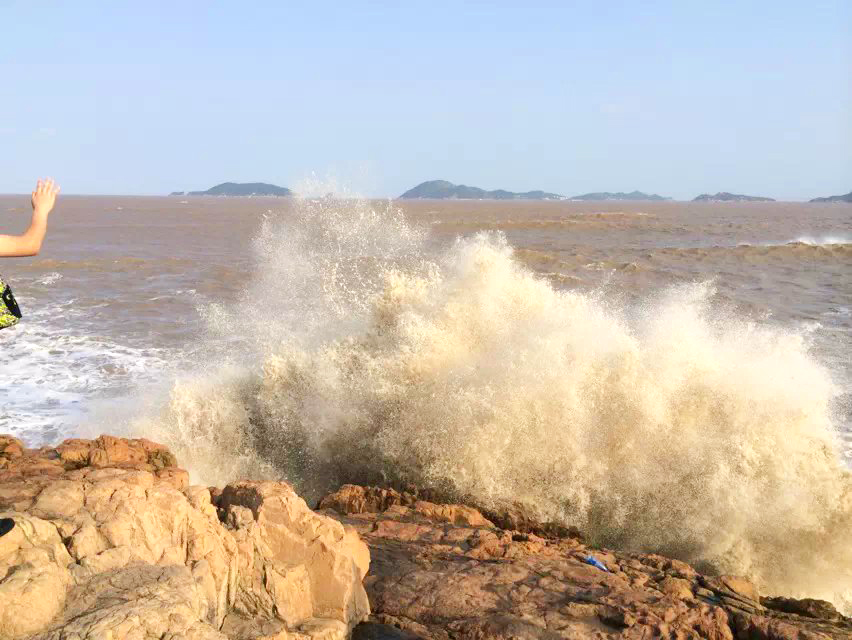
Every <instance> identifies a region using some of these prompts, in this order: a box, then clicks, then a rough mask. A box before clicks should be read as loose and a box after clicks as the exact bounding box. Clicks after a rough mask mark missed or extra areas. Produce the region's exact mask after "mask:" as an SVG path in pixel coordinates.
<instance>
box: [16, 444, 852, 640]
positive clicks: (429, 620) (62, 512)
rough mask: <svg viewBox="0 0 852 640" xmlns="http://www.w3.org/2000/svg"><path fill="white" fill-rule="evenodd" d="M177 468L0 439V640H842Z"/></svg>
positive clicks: (794, 605) (551, 530)
mask: <svg viewBox="0 0 852 640" xmlns="http://www.w3.org/2000/svg"><path fill="white" fill-rule="evenodd" d="M177 464H178V463H177V461H176V460H175V457H174V456H173V455H172V454H171V453H170V452H169V451H168V450H167V449H166V448H165V447H163V446H162V445H158V444H156V443H153V442H150V441H147V440H144V439H138V440H127V439H123V438H115V437H111V436H101V437H100V438H98V439H97V440H68V441H65V442H64V443H62V444H61V445H59V446H57V447H47V448H42V449H37V450H28V449H26V448H24V446H23V444H22V443H21V442H20V441H18V440H16V439H15V438H12V437H10V436H0V518H10V519H11V520H13V521H14V526H13V528H12V529H11V530H10V531H9V532H8V533H6V534H5V535H2V536H0V640H6V639H8V640H18V639H23V638H38V639H51V640H72V639H73V640H77V639H80V640H82V639H84V638H85V639H91V640H95V639H102V638H103V639H107V638H116V639H118V638H129V639H140V640H141V639H145V640H147V639H148V638H151V639H153V638H158V639H162V640H172V639H174V640H176V639H178V638H188V639H190V640H213V639H218V640H221V639H224V638H233V639H239V640H290V639H292V640H308V639H313V640H343V639H344V638H347V637H348V636H349V635H350V634H354V637H356V638H358V639H360V640H368V639H375V638H392V637H393V638H400V639H408V640H411V639H414V638H436V639H450V638H452V639H456V638H459V639H461V638H465V639H467V638H470V639H472V640H473V639H476V640H480V639H486V638H489V639H491V638H493V639H506V640H508V639H510V638H524V639H526V638H530V639H532V638H541V639H545V640H556V639H559V638H566V639H570V638H683V639H686V638H696V639H700V638H710V639H730V640H734V639H755V640H763V639H766V640H776V639H778V640H780V639H801V640H806V639H818V638H847V639H852V620H851V619H849V618H845V617H843V616H841V615H840V614H839V613H838V612H837V611H836V610H835V609H834V607H833V606H832V605H831V604H830V603H827V602H823V601H819V600H794V599H788V598H764V597H761V596H760V594H759V593H758V591H757V589H756V588H755V586H754V585H753V584H751V583H750V582H748V581H747V580H745V579H743V578H740V577H736V576H707V575H702V574H700V573H698V572H697V571H695V569H693V568H692V567H690V566H689V565H687V564H686V563H683V562H680V561H678V560H674V559H670V558H666V557H663V556H659V555H654V554H636V553H622V552H616V551H611V550H605V549H591V548H589V547H587V546H586V545H585V544H584V542H583V541H582V536H581V535H580V533H579V532H577V531H576V530H571V529H565V528H560V527H553V526H538V525H537V524H536V523H532V522H528V521H525V520H524V518H523V516H522V515H519V514H513V513H511V512H507V513H503V514H496V513H487V514H483V513H481V512H480V511H478V510H476V509H474V508H472V507H470V506H464V505H450V504H437V503H435V502H430V501H427V500H423V499H422V497H423V496H422V495H418V494H417V493H416V492H415V491H411V492H398V491H394V490H391V489H383V488H369V487H359V486H354V485H346V486H344V487H342V488H341V489H340V490H338V491H337V492H336V493H334V494H331V495H329V496H326V497H325V498H324V499H323V500H322V501H321V502H320V504H319V505H317V506H318V508H317V510H312V509H310V508H309V507H308V505H307V504H306V503H305V502H304V500H302V499H301V498H300V497H299V496H298V495H296V493H295V492H294V491H293V489H292V488H291V487H290V486H289V485H287V484H284V483H272V482H263V483H259V482H248V481H244V482H236V483H232V484H229V485H228V486H226V487H224V488H222V489H218V488H210V487H202V486H190V484H189V474H188V473H187V472H186V471H184V470H183V469H180V468H179V467H178V466H177ZM486 516H488V517H486ZM489 518H490V519H489Z"/></svg>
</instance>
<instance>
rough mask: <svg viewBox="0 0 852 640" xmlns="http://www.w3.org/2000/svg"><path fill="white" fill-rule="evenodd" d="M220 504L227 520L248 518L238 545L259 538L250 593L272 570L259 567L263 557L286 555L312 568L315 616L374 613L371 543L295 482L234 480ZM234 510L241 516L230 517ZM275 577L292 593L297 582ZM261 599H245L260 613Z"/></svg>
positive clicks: (351, 619) (351, 620)
mask: <svg viewBox="0 0 852 640" xmlns="http://www.w3.org/2000/svg"><path fill="white" fill-rule="evenodd" d="M218 506H219V509H221V510H222V512H223V513H224V514H225V518H226V521H228V522H241V523H244V524H243V525H242V528H239V529H237V531H236V532H235V534H236V540H237V543H238V544H241V543H243V542H244V541H245V540H246V539H252V540H253V541H255V549H254V558H253V561H252V564H251V565H250V566H249V567H248V569H249V571H248V572H246V573H244V575H246V576H248V575H251V572H252V570H254V575H253V578H254V581H255V582H254V583H253V584H252V585H251V587H250V588H247V589H246V593H251V594H252V596H253V597H254V595H255V594H257V593H258V592H259V591H261V589H259V585H258V584H257V583H256V581H258V580H264V581H265V580H266V571H264V572H261V573H259V572H258V571H257V566H256V562H257V560H258V559H260V560H266V559H270V558H272V559H274V558H286V559H287V562H289V563H292V564H303V565H304V566H305V568H306V569H307V578H308V579H307V580H306V581H305V584H306V585H307V586H309V588H310V591H311V594H312V601H313V615H315V616H317V617H322V618H332V619H336V620H342V621H344V622H346V623H347V624H351V625H352V626H354V625H355V624H357V623H358V622H360V621H361V620H362V619H363V618H364V617H365V616H366V615H367V613H369V605H368V603H367V597H366V593H365V592H364V590H363V587H362V586H361V582H362V580H363V579H364V576H365V575H366V573H367V570H368V569H369V552H368V550H367V547H366V545H365V544H364V543H363V542H361V540H360V539H359V538H358V536H357V535H355V534H353V533H352V532H351V531H350V532H348V531H346V530H345V529H344V527H343V526H342V525H341V524H340V523H338V522H335V521H334V520H332V519H330V518H324V517H321V516H318V515H317V514H315V513H314V512H313V511H311V510H310V509H309V508H308V506H307V505H306V504H305V501H304V500H302V499H301V498H299V497H298V496H297V495H296V493H295V492H294V491H293V490H292V489H291V488H290V487H288V486H286V485H283V484H278V483H272V482H263V483H256V482H242V483H237V484H234V485H229V486H227V487H225V489H224V491H223V492H222V495H221V497H220V498H219V502H218ZM240 508H242V509H240ZM245 509H248V510H249V511H250V512H251V515H252V518H251V520H250V521H246V520H247V519H246V518H245V513H246V512H245ZM233 511H236V512H237V513H240V516H233V517H229V514H230V512H233ZM274 582H276V584H279V586H280V587H281V589H287V590H290V591H291V592H292V588H291V587H284V586H283V583H280V582H279V581H277V578H276V579H275V581H274ZM248 586H249V585H246V587H248ZM267 592H269V589H267ZM274 599H275V597H274V596H273V600H274ZM255 604H257V601H256V600H253V601H252V602H251V603H244V605H245V606H246V611H247V612H250V613H256V611H253V610H252V609H253V606H254V605H255Z"/></svg>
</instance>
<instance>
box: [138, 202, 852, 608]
mask: <svg viewBox="0 0 852 640" xmlns="http://www.w3.org/2000/svg"><path fill="white" fill-rule="evenodd" d="M426 246H427V243H426V242H425V236H424V235H423V233H422V232H421V231H420V230H418V229H413V228H411V227H409V226H408V225H407V224H406V223H405V221H404V220H403V218H402V216H401V214H400V213H399V212H398V211H396V210H395V209H394V208H393V207H392V206H388V207H387V208H376V207H375V205H371V204H370V203H367V202H362V201H357V200H346V201H342V200H335V199H332V198H322V199H313V200H305V201H302V203H301V204H300V206H299V207H298V211H297V212H296V213H295V214H291V215H289V216H287V217H281V218H279V217H277V216H274V215H273V216H270V217H269V218H268V220H267V223H266V225H265V226H264V229H263V232H262V233H261V235H260V237H259V239H258V241H257V243H256V250H257V259H258V267H257V273H256V276H255V279H254V280H253V282H252V283H251V284H250V285H249V286H248V287H247V289H246V292H245V295H244V297H243V299H242V300H240V301H239V303H238V304H235V305H233V306H230V305H227V306H226V305H219V306H216V307H212V308H210V309H209V311H208V316H209V320H210V324H211V327H212V330H213V333H214V334H215V335H219V336H220V337H221V338H223V339H224V340H222V342H225V343H227V345H228V347H227V350H226V351H222V352H220V353H218V354H213V355H211V356H208V357H209V359H208V360H207V361H206V362H204V363H203V364H202V365H201V366H200V367H199V371H198V372H197V373H196V374H187V375H186V376H184V377H183V378H182V379H181V380H179V381H178V382H176V383H175V385H174V387H173V389H172V391H171V394H170V398H169V400H168V402H167V403H166V406H164V407H163V408H162V410H161V411H160V412H159V413H157V414H154V415H150V416H148V417H145V418H143V419H140V420H138V421H137V423H136V424H135V429H136V431H137V432H140V433H143V434H145V435H147V436H150V437H153V438H155V439H159V440H165V441H166V442H168V444H169V445H170V446H172V447H173V448H174V449H175V452H176V453H177V455H178V457H179V458H180V459H181V460H182V461H184V463H185V464H188V465H189V466H190V467H191V469H192V471H193V473H194V475H195V477H196V480H199V481H202V482H207V483H222V482H224V481H227V480H230V479H233V478H234V477H237V476H249V477H282V476H283V477H287V478H288V479H290V480H291V481H292V482H294V483H295V484H297V486H298V487H299V488H300V490H301V491H303V492H304V493H306V494H309V495H313V496H316V495H317V494H318V493H319V492H321V491H323V490H325V489H328V488H330V487H331V486H333V485H334V483H336V482H342V481H356V482H377V481H391V482H393V481H400V482H401V481H413V482H417V483H422V484H428V485H431V486H433V487H437V488H439V489H443V490H445V491H447V492H448V493H453V494H456V495H459V496H467V497H470V498H472V499H473V500H475V501H477V502H479V503H482V504H486V505H498V504H501V503H506V502H511V501H521V502H523V503H525V504H526V505H528V506H529V507H530V508H531V509H533V510H535V511H536V512H537V513H538V514H539V515H540V516H541V517H545V518H557V519H560V520H562V521H565V522H567V523H571V524H575V525H578V526H579V527H581V528H582V529H583V530H584V531H585V532H586V533H587V535H588V536H589V537H590V538H591V539H592V540H593V541H594V542H597V543H602V544H608V545H613V546H618V547H622V548H629V549H640V550H656V551H661V552H664V553H668V554H672V555H675V556H677V557H680V558H683V559H686V560H688V561H691V562H694V563H697V564H699V565H700V566H702V567H705V568H708V567H709V568H714V569H716V570H719V571H727V572H734V573H740V574H747V575H749V576H751V577H752V578H754V579H755V580H756V581H758V582H759V583H760V584H761V586H762V588H763V589H764V591H765V592H770V593H771V592H783V593H787V594H794V595H810V596H816V597H827V598H832V599H833V600H834V601H835V602H837V603H838V604H840V605H841V606H847V605H848V603H845V601H844V598H847V597H848V596H849V592H848V590H849V589H850V586H852V545H849V542H848V541H849V534H850V531H852V481H850V476H849V472H848V471H846V470H845V469H844V467H843V464H842V460H841V455H840V451H839V450H840V439H839V437H838V434H837V432H836V430H835V424H834V422H833V416H832V409H831V407H832V400H833V398H834V397H835V395H836V394H837V386H836V385H835V383H834V382H833V381H832V379H831V376H830V375H829V373H828V371H827V370H826V369H825V368H824V367H823V366H821V365H820V364H819V363H818V362H817V361H816V360H815V358H814V357H813V356H812V355H811V353H810V350H809V338H808V336H807V334H805V333H800V332H797V331H792V330H784V329H781V328H778V327H773V326H768V325H764V324H761V323H757V322H754V321H751V320H749V319H747V318H741V317H738V316H736V315H735V314H733V313H732V312H730V311H728V310H726V309H723V308H720V307H719V306H718V305H716V304H715V303H714V302H713V290H712V287H711V286H710V285H708V284H694V285H688V286H678V287H673V288H669V289H666V290H663V291H660V292H659V293H658V294H657V295H656V296H654V297H652V298H649V299H647V300H646V301H645V302H644V303H643V304H642V305H639V306H632V307H631V306H625V304H623V303H621V302H616V301H614V300H612V299H610V298H608V297H607V296H606V295H605V294H604V293H602V292H601V293H595V294H584V293H579V292H575V291H559V290H556V289H554V288H553V287H552V286H551V285H550V284H549V283H548V282H547V281H546V280H545V279H542V278H540V277H537V276H535V275H534V274H533V273H532V272H530V271H529V270H527V269H526V268H525V267H523V266H522V265H521V264H520V263H519V262H518V261H516V260H514V259H513V250H512V247H511V246H509V245H508V244H507V242H506V240H505V238H504V237H503V236H502V235H499V234H478V235H476V236H474V237H470V238H466V239H460V240H459V241H458V242H456V243H455V244H454V245H453V246H452V247H450V248H449V249H446V250H444V251H443V252H441V253H434V252H433V251H430V250H427V249H426V248H425V247H426Z"/></svg>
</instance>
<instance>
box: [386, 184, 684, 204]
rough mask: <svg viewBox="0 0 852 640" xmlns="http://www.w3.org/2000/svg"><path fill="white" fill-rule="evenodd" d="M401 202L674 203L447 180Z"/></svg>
mask: <svg viewBox="0 0 852 640" xmlns="http://www.w3.org/2000/svg"><path fill="white" fill-rule="evenodd" d="M399 197H400V198H401V199H404V200H412V199H431V200H670V199H671V198H664V197H663V196H658V195H656V194H650V195H649V194H647V193H642V192H641V191H632V192H630V193H624V192H621V191H619V192H609V191H605V192H600V193H586V194H583V195H579V196H574V197H572V198H569V197H566V196H563V195H559V194H558V193H549V192H547V191H523V192H515V191H506V190H505V189H495V190H494V191H487V190H486V189H480V188H479V187H469V186H467V185H464V184H453V183H452V182H448V181H446V180H429V181H428V182H423V183H421V184H418V185H417V186H416V187H414V188H413V189H409V190H408V191H406V192H405V193H403V194H402V195H401V196H399Z"/></svg>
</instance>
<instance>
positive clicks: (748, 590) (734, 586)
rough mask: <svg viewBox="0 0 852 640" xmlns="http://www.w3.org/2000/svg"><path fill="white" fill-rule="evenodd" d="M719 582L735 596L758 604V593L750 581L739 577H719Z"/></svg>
mask: <svg viewBox="0 0 852 640" xmlns="http://www.w3.org/2000/svg"><path fill="white" fill-rule="evenodd" d="M719 581H720V582H721V583H722V584H723V585H725V586H726V587H728V589H730V590H731V591H733V592H734V593H736V594H737V595H739V596H742V597H744V598H748V599H749V600H751V601H752V602H756V603H758V604H760V593H758V591H757V587H756V586H755V585H754V583H752V582H751V581H749V580H746V579H745V578H742V577H740V576H719Z"/></svg>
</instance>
